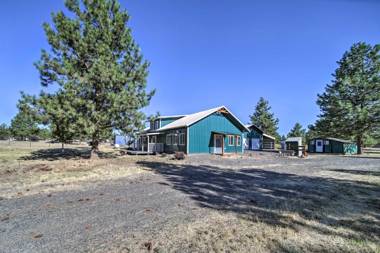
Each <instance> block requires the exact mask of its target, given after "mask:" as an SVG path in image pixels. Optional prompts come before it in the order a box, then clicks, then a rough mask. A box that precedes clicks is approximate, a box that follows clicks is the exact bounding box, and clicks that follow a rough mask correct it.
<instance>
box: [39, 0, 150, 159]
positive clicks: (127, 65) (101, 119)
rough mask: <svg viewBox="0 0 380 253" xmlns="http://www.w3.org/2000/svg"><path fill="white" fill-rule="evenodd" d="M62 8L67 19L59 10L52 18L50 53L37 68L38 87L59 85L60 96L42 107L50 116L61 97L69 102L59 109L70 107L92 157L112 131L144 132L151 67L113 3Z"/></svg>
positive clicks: (70, 2)
mask: <svg viewBox="0 0 380 253" xmlns="http://www.w3.org/2000/svg"><path fill="white" fill-rule="evenodd" d="M65 5H66V7H67V8H68V10H69V11H70V12H71V14H70V15H69V16H68V15H66V14H64V13H63V12H62V11H60V12H58V13H55V14H53V26H50V25H49V24H47V23H45V24H44V29H45V33H46V36H47V39H48V42H49V44H50V46H51V51H50V53H49V52H47V51H45V50H43V51H42V55H41V59H40V61H39V62H37V63H36V66H37V68H38V70H39V72H40V79H41V84H42V85H43V86H48V85H51V84H57V85H58V87H59V88H60V93H62V95H59V96H55V95H52V99H51V100H49V103H43V104H44V105H45V106H46V108H45V109H46V110H49V111H52V110H50V109H49V107H55V106H57V104H59V103H61V102H60V101H61V100H60V98H61V96H64V97H67V98H68V100H69V101H70V104H68V105H67V106H66V105H65V106H64V107H62V108H67V107H71V108H70V109H69V111H70V114H72V115H71V116H70V117H69V120H72V119H74V120H75V122H72V123H73V125H74V124H75V129H76V130H77V131H78V133H77V134H79V135H81V136H85V137H87V138H89V139H90V140H91V148H92V152H91V157H94V156H97V153H98V146H99V143H100V142H101V141H102V140H104V139H106V138H107V137H109V136H110V135H111V134H112V131H113V130H120V131H123V132H125V133H127V132H133V131H136V130H139V129H141V128H142V127H143V124H142V123H143V120H144V118H145V115H144V114H143V113H142V112H141V109H142V108H143V107H145V106H147V105H148V104H149V101H150V99H151V97H152V96H153V94H154V91H151V92H147V91H146V79H147V75H148V66H149V64H148V62H147V61H146V60H144V59H143V57H142V55H141V53H140V49H139V47H138V46H137V44H136V43H135V41H134V40H133V38H132V35H131V30H130V29H129V28H128V27H127V22H128V20H129V15H128V14H127V12H126V11H124V10H122V9H121V7H120V4H119V3H118V2H117V1H116V0H92V1H90V0H82V1H79V0H66V2H65ZM53 98H56V99H53ZM61 113H62V112H57V115H55V116H54V117H56V118H59V117H60V116H59V115H60V114H61ZM61 115H62V114H61ZM65 120H66V119H65ZM67 131H69V132H70V131H71V130H67ZM67 131H66V130H64V132H65V133H66V132H67ZM53 132H55V131H54V129H53Z"/></svg>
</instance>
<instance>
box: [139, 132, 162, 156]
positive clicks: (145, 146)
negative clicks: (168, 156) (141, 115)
mask: <svg viewBox="0 0 380 253" xmlns="http://www.w3.org/2000/svg"><path fill="white" fill-rule="evenodd" d="M158 135H159V133H146V134H141V135H140V136H139V137H138V139H137V145H136V151H141V152H146V153H147V154H151V153H162V152H164V144H163V143H158V142H157V141H158Z"/></svg>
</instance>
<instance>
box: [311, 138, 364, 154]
mask: <svg viewBox="0 0 380 253" xmlns="http://www.w3.org/2000/svg"><path fill="white" fill-rule="evenodd" d="M357 151H358V148H357V145H356V144H355V143H353V142H352V141H349V140H342V139H338V138H331V137H319V138H313V139H311V140H309V143H308V152H309V153H332V154H345V155H347V154H356V153H357Z"/></svg>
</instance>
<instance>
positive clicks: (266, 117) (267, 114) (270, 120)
mask: <svg viewBox="0 0 380 253" xmlns="http://www.w3.org/2000/svg"><path fill="white" fill-rule="evenodd" d="M249 117H250V120H251V124H254V125H256V126H257V127H258V128H260V129H261V130H263V131H264V132H265V133H267V134H269V135H272V136H274V137H276V139H277V140H279V139H280V135H279V134H278V133H277V130H278V122H279V120H278V119H277V118H275V117H274V114H273V113H272V112H271V107H270V106H269V102H268V101H267V100H265V99H264V98H263V97H260V99H259V102H258V103H257V104H256V107H255V111H254V113H253V114H252V115H250V116H249Z"/></svg>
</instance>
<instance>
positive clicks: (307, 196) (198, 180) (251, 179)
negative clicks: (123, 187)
mask: <svg viewBox="0 0 380 253" xmlns="http://www.w3.org/2000/svg"><path fill="white" fill-rule="evenodd" d="M140 165H142V166H145V167H148V168H150V169H152V170H153V171H155V172H157V173H159V174H161V175H163V176H164V177H165V178H166V179H167V180H168V181H169V182H170V185H171V186H172V187H173V188H174V189H176V190H179V191H181V192H183V193H185V194H187V195H189V196H190V197H191V198H192V199H193V200H195V201H196V202H197V203H198V205H199V206H201V207H205V208H211V209H216V210H220V211H228V212H233V213H236V214H238V215H240V216H241V217H243V218H245V219H248V220H258V221H260V222H265V223H267V224H269V225H273V226H281V227H287V228H291V229H294V230H298V229H299V228H300V226H301V227H307V228H308V229H312V230H315V231H318V232H320V233H325V234H332V235H337V236H342V237H350V238H360V239H363V238H364V239H366V240H373V241H377V240H379V235H380V223H379V219H380V217H379V215H378V214H379V213H380V205H379V202H378V197H379V196H380V187H379V185H375V184H370V183H365V182H359V181H351V180H339V179H333V178H322V177H308V176H300V175H296V174H289V173H279V172H273V171H267V170H262V169H255V168H250V169H242V170H238V171H233V170H226V169H220V168H218V167H214V166H208V165H200V166H193V165H181V164H167V163H160V162H149V161H142V162H140ZM284 211H286V212H292V213H296V214H298V215H300V216H301V217H303V218H304V219H307V220H313V221H317V222H318V223H319V224H318V225H309V224H306V223H303V222H301V221H296V220H294V219H291V218H289V216H287V215H285V214H284ZM338 227H342V228H344V229H350V230H351V231H352V232H353V233H351V234H341V233H339V232H336V231H337V230H333V229H334V228H338Z"/></svg>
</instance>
